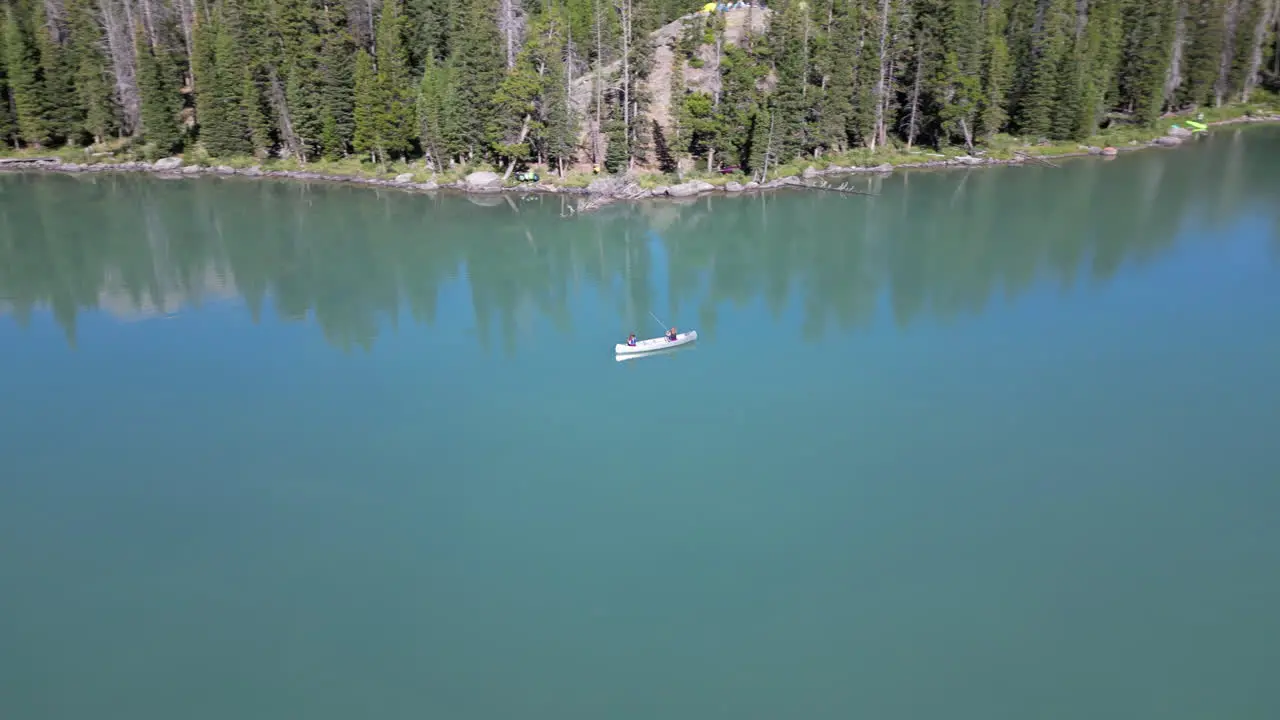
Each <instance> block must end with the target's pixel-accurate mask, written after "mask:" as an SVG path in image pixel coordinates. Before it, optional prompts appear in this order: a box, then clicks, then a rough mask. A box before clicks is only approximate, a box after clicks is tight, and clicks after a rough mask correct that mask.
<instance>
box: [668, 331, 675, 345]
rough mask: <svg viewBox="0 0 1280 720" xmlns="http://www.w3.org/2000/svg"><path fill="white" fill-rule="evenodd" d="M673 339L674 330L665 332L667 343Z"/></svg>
mask: <svg viewBox="0 0 1280 720" xmlns="http://www.w3.org/2000/svg"><path fill="white" fill-rule="evenodd" d="M675 339H676V329H675V328H671V329H670V330H668V331H667V341H668V342H674V341H675Z"/></svg>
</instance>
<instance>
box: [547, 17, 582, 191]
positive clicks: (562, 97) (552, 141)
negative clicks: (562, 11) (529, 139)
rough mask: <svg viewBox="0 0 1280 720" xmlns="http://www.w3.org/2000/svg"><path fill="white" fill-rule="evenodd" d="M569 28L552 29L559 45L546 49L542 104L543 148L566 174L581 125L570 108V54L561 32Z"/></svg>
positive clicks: (560, 23) (561, 25)
mask: <svg viewBox="0 0 1280 720" xmlns="http://www.w3.org/2000/svg"><path fill="white" fill-rule="evenodd" d="M567 29H568V25H567V23H564V22H563V21H557V22H556V23H555V24H553V25H552V27H551V28H550V29H549V32H552V33H556V35H555V42H553V43H550V44H549V46H548V47H547V48H546V51H547V52H546V56H545V62H546V67H545V69H544V73H543V76H542V80H543V86H542V99H541V103H540V110H541V113H540V115H541V118H542V125H543V128H542V137H541V138H540V145H541V148H542V152H543V153H544V154H545V155H546V158H547V161H548V162H551V163H554V164H555V166H556V167H558V168H559V169H560V170H561V172H562V173H563V171H564V167H565V165H567V164H569V163H570V162H572V160H573V151H574V146H575V145H576V144H577V139H578V137H577V135H578V126H577V123H576V122H575V120H574V117H573V111H572V109H571V108H570V106H569V88H568V85H567V82H568V78H569V73H570V68H569V67H568V66H567V65H566V63H565V61H564V55H565V54H566V53H567V42H563V40H564V39H563V38H561V37H560V36H559V33H561V32H564V31H567Z"/></svg>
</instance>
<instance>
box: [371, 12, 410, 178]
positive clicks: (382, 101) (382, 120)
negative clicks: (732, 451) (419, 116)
mask: <svg viewBox="0 0 1280 720" xmlns="http://www.w3.org/2000/svg"><path fill="white" fill-rule="evenodd" d="M377 47H378V63H377V89H376V93H377V96H378V97H377V103H378V112H377V119H376V121H375V122H376V128H377V130H376V133H377V138H378V140H377V145H378V147H379V153H380V154H382V155H384V156H386V157H394V156H401V157H403V156H404V155H405V154H406V153H407V152H409V150H410V148H411V147H412V144H411V143H412V141H413V137H414V95H415V93H414V88H413V81H412V80H410V78H409V56H408V53H407V51H406V49H405V46H404V18H403V15H401V11H400V0H384V2H383V4H382V15H381V17H380V19H379V21H378V45H377Z"/></svg>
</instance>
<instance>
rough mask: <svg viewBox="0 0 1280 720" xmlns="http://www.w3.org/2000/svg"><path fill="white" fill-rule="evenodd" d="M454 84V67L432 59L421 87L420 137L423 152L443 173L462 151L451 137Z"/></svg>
mask: <svg viewBox="0 0 1280 720" xmlns="http://www.w3.org/2000/svg"><path fill="white" fill-rule="evenodd" d="M452 84H453V75H452V72H451V68H450V66H449V65H448V64H447V63H443V62H440V61H439V60H436V59H434V58H432V59H430V60H429V61H428V65H427V68H426V70H425V71H424V72H423V73H422V82H421V83H420V84H419V87H418V108H417V109H418V138H419V142H421V144H422V150H423V152H424V153H425V154H426V155H427V157H428V158H429V159H430V160H431V162H432V164H433V165H434V166H435V168H436V169H438V170H443V169H444V168H445V166H446V164H447V163H448V159H449V158H450V157H452V156H453V155H454V154H455V153H456V152H457V150H458V147H457V144H456V143H455V142H454V140H453V138H452V137H451V136H450V131H451V128H452V125H453V119H452V118H451V117H450V116H449V110H450V107H451V105H450V102H449V99H450V95H451V93H452Z"/></svg>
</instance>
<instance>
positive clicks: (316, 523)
mask: <svg viewBox="0 0 1280 720" xmlns="http://www.w3.org/2000/svg"><path fill="white" fill-rule="evenodd" d="M1062 165H1063V167H1061V168H1060V169H1053V168H1047V167H1021V168H1001V169H984V170H974V171H953V172H942V173H926V172H917V173H897V174H894V175H892V176H889V177H887V178H883V179H870V178H857V179H855V180H854V181H853V182H854V184H855V187H857V188H859V189H862V190H867V191H871V192H875V193H878V196H877V197H874V198H867V197H847V196H840V195H835V194H831V193H817V192H809V191H790V192H782V193H777V194H771V195H765V196H751V197H723V196H717V197H710V198H705V197H704V198H699V199H695V200H690V201H685V202H681V203H677V202H652V203H638V204H633V205H626V204H619V205H615V206H611V207H608V208H605V209H603V210H601V211H599V212H597V213H595V214H591V215H585V216H579V217H561V215H562V213H564V209H563V208H564V206H565V205H571V204H573V200H572V199H568V198H560V197H546V198H529V199H521V198H518V197H511V198H510V199H508V198H506V197H493V196H484V197H478V198H471V199H466V198H459V197H450V196H441V197H428V196H421V195H411V194H407V193H400V192H395V191H386V192H383V191H373V190H367V189H358V188H345V187H339V186H330V185H301V184H291V183H283V182H279V183H277V182H267V181H252V180H245V179H210V178H204V179H179V180H168V181H166V180H158V179H149V178H141V177H128V176H113V177H108V176H101V177H70V176H56V175H48V176H39V175H16V174H0V402H2V403H3V405H0V717H3V718H5V720H63V719H66V720H72V719H75V720H82V719H84V718H94V719H95V720H106V719H115V718H121V719H126V718H127V719H128V720H162V719H163V720H174V719H175V718H184V719H192V720H206V719H207V720H227V719H228V718H235V719H236V720H258V719H262V720H267V719H268V718H270V719H272V720H278V719H280V718H308V719H309V720H328V719H331V718H332V719H337V718H449V719H467V720H470V719H476V720H489V719H495V720H496V719H499V718H502V719H508V718H547V719H548V720H551V719H554V720H578V719H583V720H585V719H587V718H593V719H594V718H619V719H622V720H641V719H648V718H667V719H672V718H689V719H690V720H694V719H696V720H711V719H714V718H724V719H726V720H728V719H732V720H745V719H749V718H760V719H762V720H764V719H773V718H822V719H825V718H833V719H834V718H842V719H843V718H877V719H879V720H891V719H892V720H896V719H900V718H901V719H907V718H948V719H951V720H967V719H969V718H973V719H975V720H978V719H981V720H996V719H1004V718H1009V719H1014V718H1019V719H1024V718H1037V719H1041V720H1049V719H1053V720H1057V719H1059V718H1061V719H1067V718H1071V719H1076V718H1124V719H1125V720H1136V719H1138V718H1160V719H1161V720H1180V719H1183V718H1185V719H1191V718H1195V719H1197V720H1202V719H1204V718H1231V719H1232V720H1242V719H1249V720H1253V719H1258V720H1263V719H1267V720H1274V718H1277V717H1280V683H1278V682H1277V681H1276V673H1277V668H1280V611H1278V610H1277V609H1278V608H1280V523H1278V522H1277V517H1280V441H1278V440H1277V438H1280V173H1278V172H1277V170H1276V169H1277V168H1280V129H1275V128H1249V129H1243V130H1221V131H1218V132H1216V133H1214V134H1213V135H1212V136H1211V137H1209V138H1204V139H1201V140H1198V141H1197V142H1195V143H1192V144H1190V145H1189V146H1187V147H1183V148H1180V149H1177V150H1171V151H1154V150H1153V151H1143V152H1139V153H1133V154H1128V155H1125V156H1122V157H1120V158H1116V159H1114V160H1098V159H1081V160H1072V161H1064V162H1063V163H1062ZM650 313H652V314H653V315H656V316H657V318H659V319H660V320H661V322H662V324H663V325H676V326H678V327H679V328H680V329H681V330H686V329H696V330H697V331H698V335H699V340H698V341H697V343H695V344H694V345H693V346H692V347H690V348H688V349H684V350H678V351H675V352H672V353H670V354H666V355H662V356H658V357H653V358H643V359H634V360H629V361H626V362H616V361H615V358H614V355H613V346H614V344H615V343H617V342H621V341H622V340H623V339H624V338H625V337H626V335H627V333H629V332H636V333H638V334H639V335H640V336H641V337H642V338H643V337H653V336H656V335H659V334H660V333H661V330H662V326H661V325H659V322H658V321H657V320H655V319H654V318H653V317H651V316H650Z"/></svg>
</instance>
